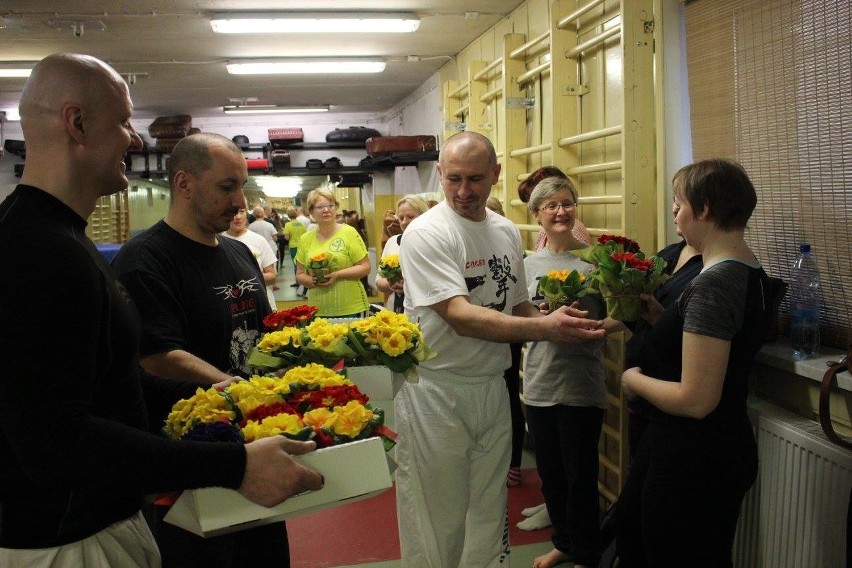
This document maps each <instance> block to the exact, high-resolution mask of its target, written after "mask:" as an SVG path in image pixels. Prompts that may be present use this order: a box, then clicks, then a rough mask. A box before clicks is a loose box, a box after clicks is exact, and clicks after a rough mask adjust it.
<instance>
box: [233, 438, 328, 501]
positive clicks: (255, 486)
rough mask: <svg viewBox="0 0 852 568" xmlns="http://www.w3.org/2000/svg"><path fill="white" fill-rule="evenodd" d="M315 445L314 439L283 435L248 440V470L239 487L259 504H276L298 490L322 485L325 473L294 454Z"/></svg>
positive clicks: (248, 497) (299, 491)
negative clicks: (298, 460)
mask: <svg viewBox="0 0 852 568" xmlns="http://www.w3.org/2000/svg"><path fill="white" fill-rule="evenodd" d="M315 449H316V444H315V443H314V442H297V441H295V440H288V439H287V438H284V437H283V436H273V437H270V438H261V439H260V440H256V441H254V442H251V443H250V444H246V472H245V475H243V483H242V485H240V488H239V489H238V491H239V492H240V493H242V495H243V496H244V497H245V498H246V499H249V500H250V501H254V502H255V503H257V504H258V505H263V506H264V507H274V506H275V505H278V504H279V503H281V502H282V501H284V500H285V499H287V498H288V497H292V496H293V495H296V494H297V493H301V492H303V491H307V490H312V491H315V490H317V489H322V485H323V478H322V475H320V474H319V473H317V472H315V471H313V470H312V469H308V468H306V467H305V466H303V465H301V464H299V463H297V462H296V460H294V459H293V458H292V456H294V455H301V454H306V453H308V452H311V451H313V450H315Z"/></svg>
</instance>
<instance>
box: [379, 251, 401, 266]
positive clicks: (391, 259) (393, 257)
mask: <svg viewBox="0 0 852 568" xmlns="http://www.w3.org/2000/svg"><path fill="white" fill-rule="evenodd" d="M381 263H382V264H383V265H385V266H388V267H390V268H399V255H398V254H389V255H387V256H383V257H382V261H381Z"/></svg>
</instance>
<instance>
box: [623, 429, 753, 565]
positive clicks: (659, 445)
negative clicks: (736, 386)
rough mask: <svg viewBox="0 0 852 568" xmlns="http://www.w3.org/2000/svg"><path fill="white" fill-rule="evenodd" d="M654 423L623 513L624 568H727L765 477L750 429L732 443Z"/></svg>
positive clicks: (730, 435)
mask: <svg viewBox="0 0 852 568" xmlns="http://www.w3.org/2000/svg"><path fill="white" fill-rule="evenodd" d="M681 426H682V424H681V423H679V424H677V425H671V424H669V425H662V424H660V423H658V422H656V421H655V420H653V419H652V420H651V423H650V425H649V426H648V428H647V430H646V431H645V434H644V435H643V436H642V439H641V441H640V442H639V447H638V449H637V451H636V456H635V459H634V461H633V462H632V463H631V464H630V472H629V474H628V477H627V483H626V485H625V487H624V489H623V490H622V492H621V495H620V496H619V499H618V505H617V508H616V514H617V519H618V522H617V529H616V531H617V533H616V539H617V546H618V557H619V562H620V563H619V567H620V568H637V567H646V566H653V567H655V568H668V567H672V568H675V567H677V568H681V567H684V566H689V567H690V568H727V567H730V566H732V561H731V549H732V545H733V540H734V533H735V532H736V528H737V517H738V516H739V511H740V506H741V504H742V501H743V497H745V494H746V492H747V491H748V489H749V488H750V487H751V486H752V484H753V483H754V480H755V478H756V477H757V447H756V445H755V443H754V437H753V435H752V432H751V428H750V426H748V420H747V419H746V420H745V424H743V425H738V426H736V427H729V428H728V429H727V430H728V432H727V433H726V435H725V436H724V437H722V436H719V435H715V436H714V432H713V431H712V430H710V429H707V430H704V431H701V432H700V433H699V432H697V431H686V432H684V431H683V430H682V429H681Z"/></svg>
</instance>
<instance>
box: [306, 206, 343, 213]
mask: <svg viewBox="0 0 852 568" xmlns="http://www.w3.org/2000/svg"><path fill="white" fill-rule="evenodd" d="M335 208H337V205H314V206H313V207H311V211H319V212H321V213H322V212H324V211H333V210H334V209H335Z"/></svg>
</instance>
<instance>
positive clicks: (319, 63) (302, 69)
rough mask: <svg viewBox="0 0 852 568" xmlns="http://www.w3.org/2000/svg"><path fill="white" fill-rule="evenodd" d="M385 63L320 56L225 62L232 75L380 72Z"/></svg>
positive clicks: (372, 60)
mask: <svg viewBox="0 0 852 568" xmlns="http://www.w3.org/2000/svg"><path fill="white" fill-rule="evenodd" d="M385 65H386V63H385V62H384V61H383V60H381V59H358V58H346V57H338V58H322V57H313V58H305V59H295V58H278V59H245V60H232V61H228V62H227V63H226V64H225V67H227V69H228V73H230V74H232V75H269V74H277V73H289V74H294V75H295V74H308V73H312V74H331V73H381V72H382V71H384V70H385Z"/></svg>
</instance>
